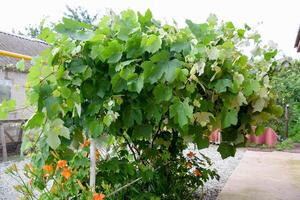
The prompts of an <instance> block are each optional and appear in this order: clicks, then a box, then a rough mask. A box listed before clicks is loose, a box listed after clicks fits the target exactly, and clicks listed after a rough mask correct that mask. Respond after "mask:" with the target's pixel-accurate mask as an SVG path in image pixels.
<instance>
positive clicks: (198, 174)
mask: <svg viewBox="0 0 300 200" xmlns="http://www.w3.org/2000/svg"><path fill="white" fill-rule="evenodd" d="M194 174H195V176H202V173H201V172H200V171H199V170H198V169H195V170H194Z"/></svg>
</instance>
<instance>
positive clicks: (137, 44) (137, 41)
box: [126, 35, 144, 58]
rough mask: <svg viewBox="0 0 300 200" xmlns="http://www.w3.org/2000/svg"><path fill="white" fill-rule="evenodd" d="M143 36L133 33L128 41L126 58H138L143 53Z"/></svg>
mask: <svg viewBox="0 0 300 200" xmlns="http://www.w3.org/2000/svg"><path fill="white" fill-rule="evenodd" d="M141 42H142V36H141V35H133V36H131V37H130V38H129V39H128V40H127V42H126V52H127V56H126V58H137V57H138V56H140V55H142V54H143V52H144V50H143V48H142V47H141Z"/></svg>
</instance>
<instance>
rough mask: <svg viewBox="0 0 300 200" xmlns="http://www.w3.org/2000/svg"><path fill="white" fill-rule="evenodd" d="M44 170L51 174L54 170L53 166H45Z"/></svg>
mask: <svg viewBox="0 0 300 200" xmlns="http://www.w3.org/2000/svg"><path fill="white" fill-rule="evenodd" d="M43 170H44V171H46V172H47V173H51V172H52V170H53V165H52V164H51V165H44V166H43Z"/></svg>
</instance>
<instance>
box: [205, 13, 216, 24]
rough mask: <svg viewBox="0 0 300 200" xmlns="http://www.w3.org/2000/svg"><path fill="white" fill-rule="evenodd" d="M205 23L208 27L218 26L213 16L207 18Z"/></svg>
mask: <svg viewBox="0 0 300 200" xmlns="http://www.w3.org/2000/svg"><path fill="white" fill-rule="evenodd" d="M207 22H208V24H209V25H212V26H215V25H217V24H218V18H217V16H216V15H215V14H210V15H209V17H208V18H207Z"/></svg>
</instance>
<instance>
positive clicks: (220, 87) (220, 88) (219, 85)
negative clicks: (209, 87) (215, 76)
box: [215, 79, 232, 93]
mask: <svg viewBox="0 0 300 200" xmlns="http://www.w3.org/2000/svg"><path fill="white" fill-rule="evenodd" d="M231 86H232V81H231V80H230V79H220V80H217V82H216V84H215V90H216V91H217V92H218V93H222V92H226V90H227V87H229V88H230V87H231Z"/></svg>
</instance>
